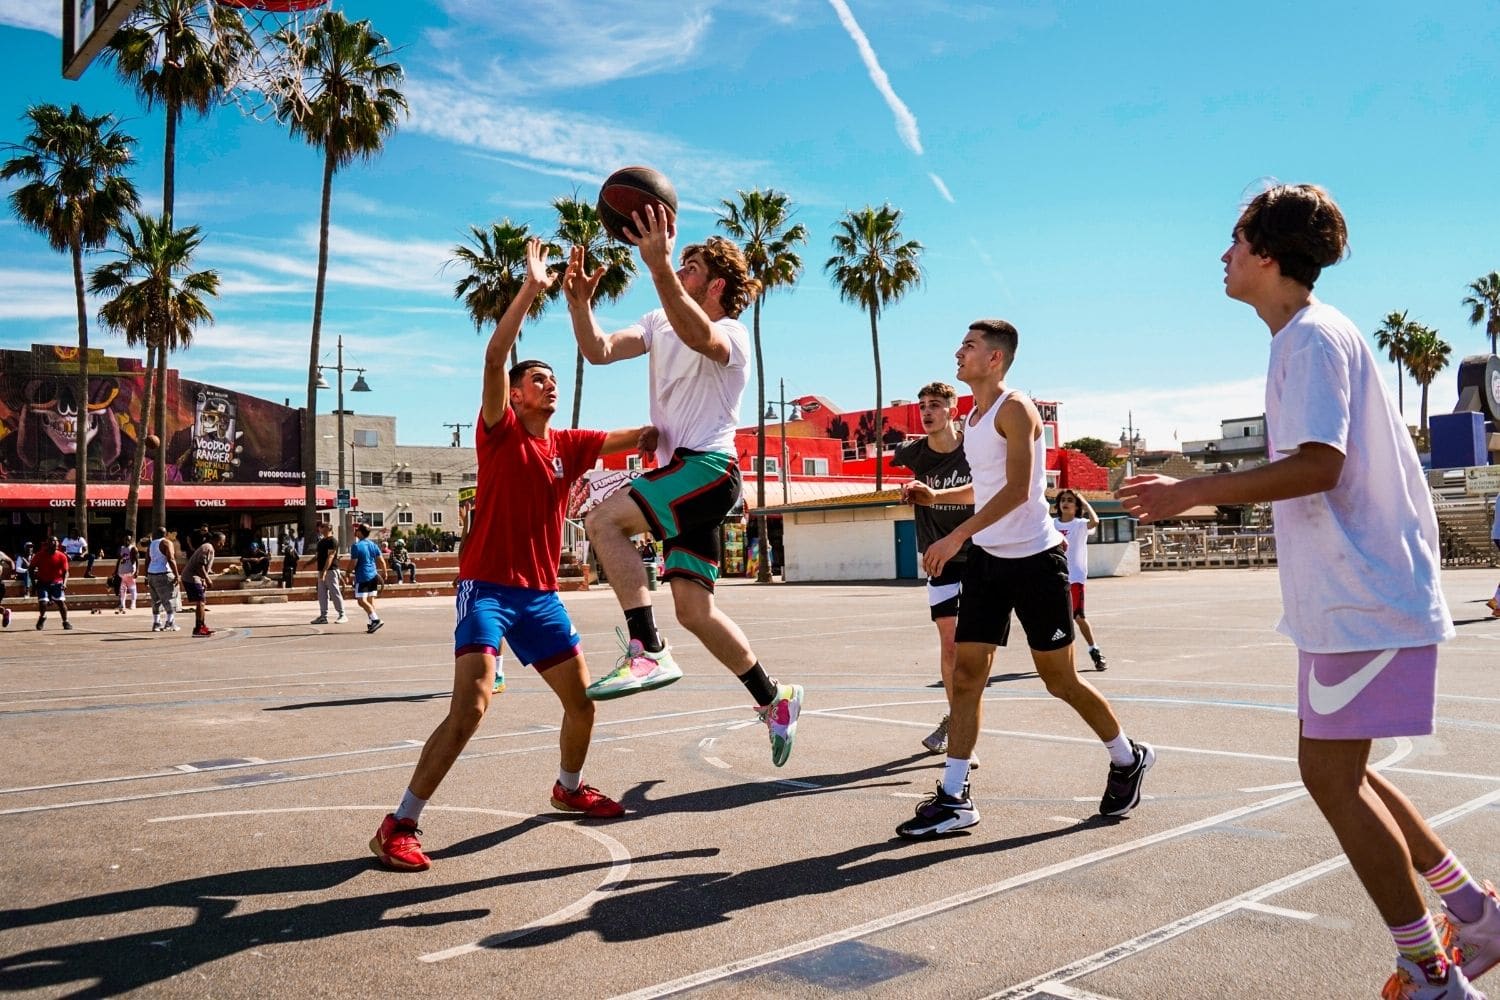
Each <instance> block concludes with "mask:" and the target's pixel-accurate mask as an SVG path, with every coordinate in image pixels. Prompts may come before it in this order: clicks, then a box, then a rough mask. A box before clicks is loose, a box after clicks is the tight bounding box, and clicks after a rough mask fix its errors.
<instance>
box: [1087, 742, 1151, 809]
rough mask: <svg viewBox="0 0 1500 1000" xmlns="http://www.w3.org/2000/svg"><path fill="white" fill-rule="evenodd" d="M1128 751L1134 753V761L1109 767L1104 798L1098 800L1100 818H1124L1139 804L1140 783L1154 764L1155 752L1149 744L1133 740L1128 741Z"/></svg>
mask: <svg viewBox="0 0 1500 1000" xmlns="http://www.w3.org/2000/svg"><path fill="white" fill-rule="evenodd" d="M1130 749H1131V750H1134V751H1135V760H1133V761H1131V762H1130V763H1129V764H1111V765H1110V766H1109V781H1108V782H1106V783H1105V785H1104V798H1102V799H1100V800H1099V815H1100V816H1115V817H1119V816H1126V815H1129V813H1130V810H1132V809H1134V808H1135V807H1136V806H1138V805H1140V804H1141V783H1142V782H1144V781H1145V780H1146V772H1147V771H1149V770H1151V765H1153V764H1155V763H1156V750H1155V749H1154V748H1153V747H1152V746H1151V744H1149V743H1137V742H1136V741H1135V740H1131V741H1130Z"/></svg>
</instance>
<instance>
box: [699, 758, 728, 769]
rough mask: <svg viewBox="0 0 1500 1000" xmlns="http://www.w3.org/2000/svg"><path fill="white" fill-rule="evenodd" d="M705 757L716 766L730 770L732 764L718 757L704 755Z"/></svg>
mask: <svg viewBox="0 0 1500 1000" xmlns="http://www.w3.org/2000/svg"><path fill="white" fill-rule="evenodd" d="M703 759H704V760H705V761H707V762H708V763H710V764H712V765H713V766H714V767H722V768H723V769H724V770H726V771H728V770H730V765H728V764H726V763H724V762H723V761H722V760H720V759H719V758H717V757H704V758H703Z"/></svg>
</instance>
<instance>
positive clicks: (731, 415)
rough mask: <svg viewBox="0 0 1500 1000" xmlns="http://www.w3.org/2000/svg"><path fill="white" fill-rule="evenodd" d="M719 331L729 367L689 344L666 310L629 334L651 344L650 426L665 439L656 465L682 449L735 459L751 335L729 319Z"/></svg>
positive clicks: (658, 449) (648, 317)
mask: <svg viewBox="0 0 1500 1000" xmlns="http://www.w3.org/2000/svg"><path fill="white" fill-rule="evenodd" d="M714 326H715V327H717V328H718V330H719V331H720V332H721V333H723V334H724V335H725V336H726V337H728V338H729V362H728V364H723V365H721V364H719V363H718V362H716V361H714V360H713V359H712V358H709V357H708V356H707V355H703V354H699V353H698V352H697V351H695V350H693V349H692V348H690V347H688V346H687V345H686V344H684V343H683V342H682V340H681V338H679V337H678V336H677V334H676V333H675V332H674V331H673V330H672V324H671V322H670V321H668V319H667V313H666V310H664V309H654V310H652V311H651V312H648V313H647V314H646V315H644V316H642V317H641V320H640V322H639V323H637V324H635V326H633V327H631V328H630V329H633V330H639V331H640V332H641V336H642V337H643V338H644V339H645V341H646V349H647V351H648V352H649V354H650V363H651V423H652V424H653V425H654V426H655V427H656V429H657V431H658V432H659V434H660V436H659V437H658V439H657V444H656V464H657V465H658V466H663V465H666V464H667V463H668V462H670V461H671V460H672V452H673V451H674V450H675V449H677V448H689V449H691V450H693V451H716V452H720V453H722V454H725V455H733V454H734V453H735V450H734V431H735V428H736V427H738V426H739V423H740V398H741V397H742V396H744V394H745V383H746V382H748V381H749V379H750V334H749V332H747V331H746V330H745V324H743V323H741V322H740V321H739V320H737V319H730V318H729V317H727V316H726V317H725V318H723V319H721V320H718V321H716V322H715V323H714Z"/></svg>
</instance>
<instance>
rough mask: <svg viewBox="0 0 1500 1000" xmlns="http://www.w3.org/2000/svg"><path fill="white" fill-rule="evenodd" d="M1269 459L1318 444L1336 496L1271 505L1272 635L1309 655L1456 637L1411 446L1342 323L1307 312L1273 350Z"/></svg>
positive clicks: (1365, 353) (1433, 518) (1367, 355)
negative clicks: (1338, 462) (1276, 588)
mask: <svg viewBox="0 0 1500 1000" xmlns="http://www.w3.org/2000/svg"><path fill="white" fill-rule="evenodd" d="M1266 434H1267V436H1268V438H1269V439H1270V445H1271V448H1272V451H1273V454H1278V453H1279V454H1282V455H1290V454H1293V453H1295V452H1297V451H1298V450H1299V449H1300V448H1301V446H1302V445H1304V444H1309V443H1317V444H1326V445H1329V446H1331V447H1333V448H1336V449H1338V450H1339V451H1340V452H1342V453H1343V455H1344V470H1343V474H1342V475H1341V476H1340V477H1339V482H1338V485H1337V486H1335V487H1334V488H1333V489H1331V490H1328V491H1326V492H1323V493H1314V494H1313V495H1311V496H1305V497H1297V498H1295V499H1293V500H1278V501H1277V502H1276V503H1274V504H1273V505H1272V509H1273V512H1274V515H1275V522H1276V558H1277V563H1278V567H1279V576H1280V577H1281V598H1282V604H1283V608H1282V620H1281V624H1280V625H1279V626H1278V628H1279V630H1280V631H1282V632H1284V633H1285V634H1286V635H1288V636H1290V637H1291V638H1292V640H1293V641H1294V642H1296V644H1297V648H1298V649H1301V650H1303V651H1305V652H1309V653H1353V652H1361V651H1364V650H1379V649H1395V648H1408V647H1413V646H1428V645H1431V644H1433V643H1436V642H1441V641H1443V640H1444V639H1448V638H1451V637H1452V636H1453V634H1454V630H1453V620H1452V618H1451V616H1450V615H1449V613H1448V606H1447V604H1446V603H1445V602H1444V600H1443V592H1442V589H1441V588H1440V586H1439V581H1438V567H1439V559H1438V527H1437V514H1436V513H1435V512H1434V511H1433V509H1432V495H1431V494H1430V493H1429V492H1428V490H1427V481H1426V479H1425V478H1424V477H1423V475H1422V467H1421V465H1420V463H1419V462H1418V461H1417V452H1416V448H1415V447H1414V446H1413V445H1412V441H1411V434H1410V433H1409V432H1408V431H1407V429H1406V425H1405V423H1404V421H1402V419H1401V416H1400V414H1399V413H1398V412H1397V411H1396V406H1395V404H1394V402H1393V401H1392V400H1391V398H1390V395H1389V393H1388V392H1387V391H1386V388H1385V382H1384V381H1383V380H1382V379H1381V378H1380V375H1379V371H1378V365H1377V363H1376V361H1375V355H1374V354H1373V353H1371V351H1370V348H1369V346H1368V345H1367V344H1366V343H1365V341H1364V338H1363V337H1362V336H1360V333H1359V330H1358V329H1357V328H1356V327H1355V325H1354V324H1353V323H1352V322H1351V321H1350V320H1349V318H1348V317H1347V316H1345V315H1344V314H1343V313H1341V312H1339V311H1338V310H1337V309H1335V308H1333V307H1332V306H1329V305H1325V304H1323V303H1321V302H1315V303H1313V304H1312V305H1310V306H1307V307H1306V308H1304V309H1303V310H1301V311H1300V312H1298V313H1297V315H1295V316H1293V317H1292V319H1291V322H1289V323H1287V325H1286V326H1284V327H1282V329H1281V330H1280V331H1278V332H1277V333H1276V335H1275V336H1274V337H1272V338H1271V356H1270V366H1269V370H1268V371H1267V373H1266Z"/></svg>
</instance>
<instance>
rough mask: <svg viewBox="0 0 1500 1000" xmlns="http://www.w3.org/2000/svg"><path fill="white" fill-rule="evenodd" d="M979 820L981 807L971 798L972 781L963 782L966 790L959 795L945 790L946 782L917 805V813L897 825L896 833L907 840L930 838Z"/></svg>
mask: <svg viewBox="0 0 1500 1000" xmlns="http://www.w3.org/2000/svg"><path fill="white" fill-rule="evenodd" d="M978 822H979V810H978V809H975V808H974V801H973V800H972V799H970V798H969V783H968V782H964V790H963V793H962V794H960V795H959V796H958V797H957V798H954V797H953V796H951V795H948V794H947V793H945V792H944V791H943V783H942V782H941V781H940V782H938V784H937V790H936V791H934V792H933V793H932V794H931V795H929V796H927V798H925V799H923V800H922V804H921V805H919V806H917V814H916V816H914V817H912V818H911V819H909V820H907V821H906V822H905V823H902V824H901V825H900V826H898V827H896V836H898V837H905V838H906V839H907V840H927V839H928V838H931V837H941V836H943V835H944V834H948V833H956V832H957V831H959V830H963V829H967V828H968V827H971V826H973V825H974V824H976V823H978Z"/></svg>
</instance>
